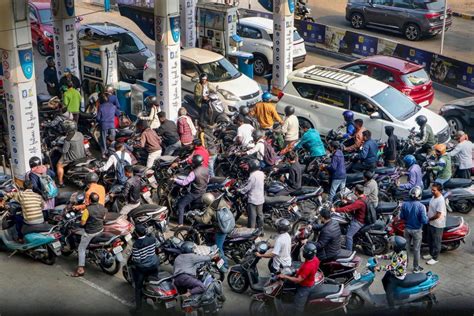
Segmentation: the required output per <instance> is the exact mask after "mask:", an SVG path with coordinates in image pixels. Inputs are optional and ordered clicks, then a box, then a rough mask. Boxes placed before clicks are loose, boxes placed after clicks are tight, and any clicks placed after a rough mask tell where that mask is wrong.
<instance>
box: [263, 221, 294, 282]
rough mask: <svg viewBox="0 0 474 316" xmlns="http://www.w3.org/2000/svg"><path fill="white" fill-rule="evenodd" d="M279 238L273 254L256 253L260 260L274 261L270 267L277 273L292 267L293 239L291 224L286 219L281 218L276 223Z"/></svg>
mask: <svg viewBox="0 0 474 316" xmlns="http://www.w3.org/2000/svg"><path fill="white" fill-rule="evenodd" d="M275 226H276V229H277V232H278V236H277V237H276V239H275V244H274V246H273V250H272V251H271V252H267V253H264V254H260V253H258V252H257V253H256V254H255V255H256V256H257V257H260V258H269V259H272V264H271V266H269V268H270V272H272V273H277V272H278V271H281V269H283V268H288V267H291V237H290V234H288V232H289V231H290V226H291V225H290V222H289V221H288V220H287V219H286V218H279V219H277V220H276V222H275Z"/></svg>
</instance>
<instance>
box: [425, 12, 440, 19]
mask: <svg viewBox="0 0 474 316" xmlns="http://www.w3.org/2000/svg"><path fill="white" fill-rule="evenodd" d="M440 16H441V13H437V12H431V13H426V14H425V18H427V19H428V20H432V19H437V18H439V17H440Z"/></svg>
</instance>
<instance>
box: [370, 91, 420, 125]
mask: <svg viewBox="0 0 474 316" xmlns="http://www.w3.org/2000/svg"><path fill="white" fill-rule="evenodd" d="M372 99H374V100H375V101H376V102H377V103H378V104H379V105H380V106H381V107H382V108H383V109H385V111H387V112H388V113H390V114H391V115H392V116H393V117H395V118H396V119H397V120H399V121H402V122H403V121H405V120H406V119H408V118H410V117H412V116H413V115H415V114H416V113H417V112H418V111H419V110H420V109H421V107H420V106H419V105H417V104H415V103H414V102H413V101H412V100H410V99H409V98H408V97H407V96H405V95H404V94H402V93H401V92H400V91H398V90H396V89H394V88H392V87H387V88H386V89H385V90H383V91H382V92H380V93H379V94H376V95H375V96H374V97H372Z"/></svg>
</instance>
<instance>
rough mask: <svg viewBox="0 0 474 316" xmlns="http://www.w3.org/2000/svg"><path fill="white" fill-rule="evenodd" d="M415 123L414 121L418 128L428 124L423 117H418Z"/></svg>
mask: <svg viewBox="0 0 474 316" xmlns="http://www.w3.org/2000/svg"><path fill="white" fill-rule="evenodd" d="M415 121H416V124H418V125H419V126H423V125H425V124H426V122H428V119H427V118H426V116H424V115H418V116H417V117H416V119H415Z"/></svg>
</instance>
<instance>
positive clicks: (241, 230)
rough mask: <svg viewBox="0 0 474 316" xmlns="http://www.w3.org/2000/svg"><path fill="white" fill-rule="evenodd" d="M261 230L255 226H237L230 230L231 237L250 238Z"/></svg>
mask: <svg viewBox="0 0 474 316" xmlns="http://www.w3.org/2000/svg"><path fill="white" fill-rule="evenodd" d="M258 231H259V230H258V229H254V228H247V227H237V228H234V230H233V231H231V232H230V234H229V238H237V237H240V238H248V237H252V236H253V235H254V234H256V233H257V232H258Z"/></svg>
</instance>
